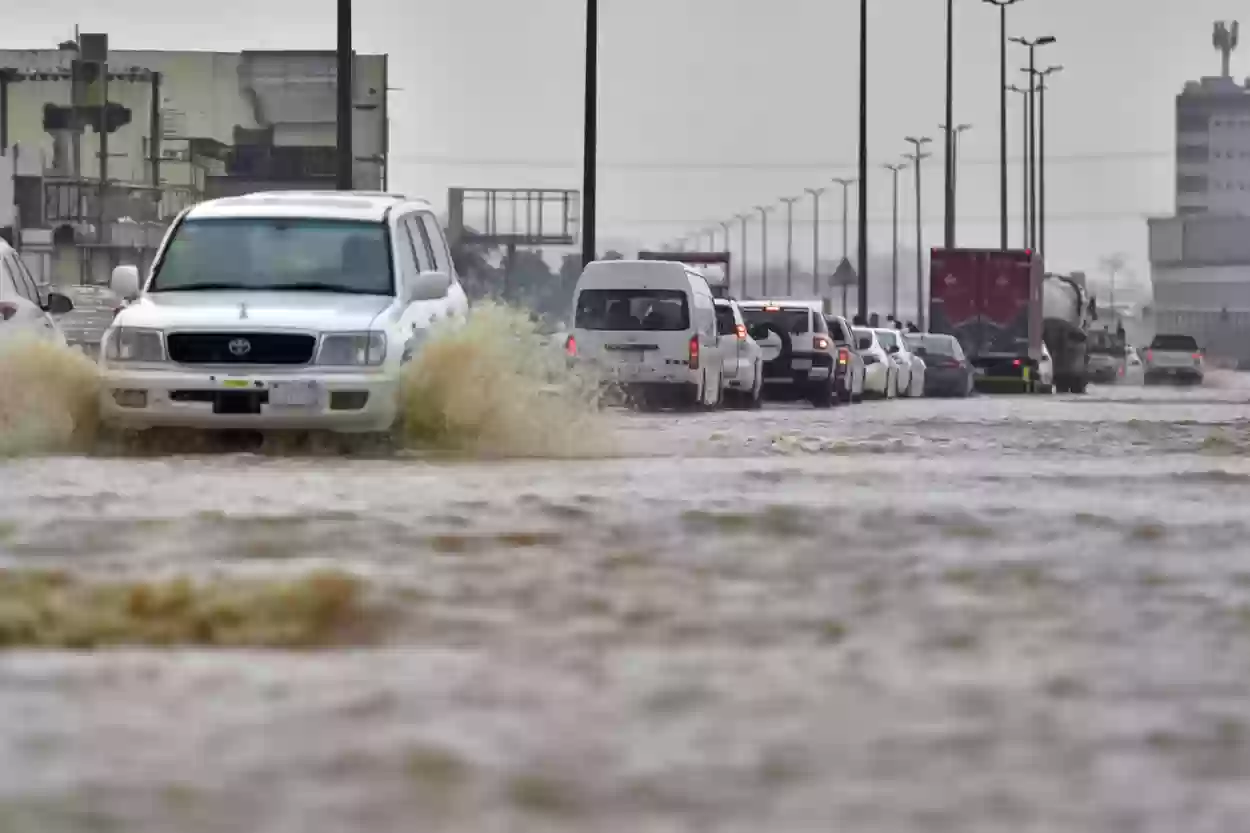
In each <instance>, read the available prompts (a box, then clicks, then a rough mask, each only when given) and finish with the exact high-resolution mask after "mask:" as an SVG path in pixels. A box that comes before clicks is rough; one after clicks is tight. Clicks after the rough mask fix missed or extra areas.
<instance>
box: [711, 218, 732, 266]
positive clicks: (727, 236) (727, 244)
mask: <svg viewBox="0 0 1250 833" xmlns="http://www.w3.org/2000/svg"><path fill="white" fill-rule="evenodd" d="M717 225H719V226H720V227H721V229H722V230H723V231H724V232H725V251H729V223H727V222H725V223H718V224H717ZM712 248H713V249H715V248H716V243H715V241H713V243H712ZM725 280H729V276H728V275H726V276H725Z"/></svg>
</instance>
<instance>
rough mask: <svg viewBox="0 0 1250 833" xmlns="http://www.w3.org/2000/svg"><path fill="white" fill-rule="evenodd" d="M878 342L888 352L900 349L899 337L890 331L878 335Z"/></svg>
mask: <svg viewBox="0 0 1250 833" xmlns="http://www.w3.org/2000/svg"><path fill="white" fill-rule="evenodd" d="M877 341H879V342H881V346H882V347H884V348H885V349H886V350H893V349H894V348H895V347H898V336H896V335H895V334H894V333H892V332H889V331H884V332H879V333H877Z"/></svg>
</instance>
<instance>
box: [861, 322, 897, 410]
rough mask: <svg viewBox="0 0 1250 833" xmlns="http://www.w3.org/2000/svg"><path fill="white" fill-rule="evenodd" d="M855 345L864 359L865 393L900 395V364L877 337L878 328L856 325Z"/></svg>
mask: <svg viewBox="0 0 1250 833" xmlns="http://www.w3.org/2000/svg"><path fill="white" fill-rule="evenodd" d="M852 332H853V333H854V335H855V347H856V349H857V350H858V351H859V355H860V356H861V357H862V358H863V361H864V395H865V396H871V397H874V398H879V399H893V398H894V397H896V396H898V365H896V364H895V363H894V359H893V358H891V356H890V354H889V352H887V351H886V349H885V347H884V346H882V344H881V341H880V339H879V338H878V337H877V333H878V331H877V330H870V329H868V328H867V327H855V328H854V329H853V330H852Z"/></svg>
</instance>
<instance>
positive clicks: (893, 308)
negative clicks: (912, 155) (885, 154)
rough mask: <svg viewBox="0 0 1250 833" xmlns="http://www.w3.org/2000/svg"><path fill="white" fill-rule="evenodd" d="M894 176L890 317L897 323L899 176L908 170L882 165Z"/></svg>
mask: <svg viewBox="0 0 1250 833" xmlns="http://www.w3.org/2000/svg"><path fill="white" fill-rule="evenodd" d="M881 167H883V168H885V169H886V170H887V171H889V172H890V173H891V174H893V176H894V244H893V254H892V255H891V270H890V290H891V291H890V317H891V318H893V319H894V320H895V321H897V320H898V174H899V171H901V170H903V168H906V167H907V165H905V164H904V163H902V162H899V163H897V164H894V165H882V166H881Z"/></svg>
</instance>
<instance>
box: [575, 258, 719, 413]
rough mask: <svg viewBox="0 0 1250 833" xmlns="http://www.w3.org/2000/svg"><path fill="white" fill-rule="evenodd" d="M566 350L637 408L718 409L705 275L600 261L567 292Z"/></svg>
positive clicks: (652, 263)
mask: <svg viewBox="0 0 1250 833" xmlns="http://www.w3.org/2000/svg"><path fill="white" fill-rule="evenodd" d="M565 349H566V350H567V351H568V353H569V355H571V356H575V357H576V358H577V360H578V361H588V362H592V363H593V364H595V365H596V366H597V367H598V368H599V369H600V371H601V372H602V373H603V375H604V379H605V381H609V382H615V383H617V384H619V385H620V386H621V388H622V389H623V390H624V392H625V393H626V394H627V395H628V396H629V397H630V398H631V399H632V400H633V401H635V402H637V403H638V404H640V405H643V406H650V405H660V404H674V405H683V406H687V407H703V408H718V407H720V405H721V402H722V399H723V391H724V384H725V382H724V356H722V355H721V353H722V350H721V347H720V344H719V340H718V338H717V335H716V307H715V305H714V303H713V299H712V291H711V289H710V288H709V287H708V283H707V280H705V279H704V277H703V276H702V275H700V274H699V273H698V272H696V271H694V270H693V269H690V268H689V267H687V266H685V265H683V264H681V263H672V262H668V261H660V260H605V261H595V262H594V263H591V264H590V265H588V266H587V267H586V269H585V271H583V272H582V275H581V277H580V278H579V279H578V281H577V287H576V289H574V291H573V329H572V331H571V332H570V333H569V337H568V339H567V341H566V343H565Z"/></svg>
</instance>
